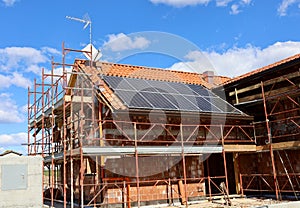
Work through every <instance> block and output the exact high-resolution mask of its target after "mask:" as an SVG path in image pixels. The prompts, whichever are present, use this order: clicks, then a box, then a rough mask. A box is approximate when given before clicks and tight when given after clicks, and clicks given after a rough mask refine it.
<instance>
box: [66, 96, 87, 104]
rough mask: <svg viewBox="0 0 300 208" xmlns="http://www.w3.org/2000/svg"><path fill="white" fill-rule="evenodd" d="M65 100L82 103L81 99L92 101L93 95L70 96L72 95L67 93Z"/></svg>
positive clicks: (85, 101)
mask: <svg viewBox="0 0 300 208" xmlns="http://www.w3.org/2000/svg"><path fill="white" fill-rule="evenodd" d="M65 101H66V102H71V101H72V102H77V103H80V102H81V101H82V102H84V103H92V97H86V96H84V97H81V96H70V95H66V96H65Z"/></svg>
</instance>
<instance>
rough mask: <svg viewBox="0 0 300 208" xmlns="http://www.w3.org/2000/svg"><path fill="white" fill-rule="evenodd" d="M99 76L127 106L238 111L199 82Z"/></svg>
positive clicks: (199, 110) (195, 110) (222, 111)
mask: <svg viewBox="0 0 300 208" xmlns="http://www.w3.org/2000/svg"><path fill="white" fill-rule="evenodd" d="M103 80H104V81H105V82H106V83H107V84H108V85H109V87H110V88H111V89H112V90H113V91H114V92H115V93H116V95H117V96H118V97H119V98H120V99H121V100H122V101H123V102H124V104H125V105H127V106H128V107H129V108H141V109H162V110H175V111H181V110H182V111H193V112H217V113H238V114H241V112H240V111H239V110H237V109H236V108H234V107H233V106H231V105H230V104H228V103H227V102H226V101H224V100H222V99H221V98H220V97H218V96H217V95H215V94H214V93H212V92H211V91H209V90H208V89H206V88H204V87H203V86H201V85H194V84H184V83H175V82H166V81H156V80H144V79H136V78H126V77H115V76H103Z"/></svg>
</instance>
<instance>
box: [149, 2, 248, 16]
mask: <svg viewBox="0 0 300 208" xmlns="http://www.w3.org/2000/svg"><path fill="white" fill-rule="evenodd" d="M149 1H150V2H152V3H153V4H165V5H168V6H173V7H177V8H181V7H186V6H196V5H204V6H206V5H207V4H208V3H210V2H212V1H215V2H216V6H217V7H227V6H230V9H231V11H230V14H239V13H240V12H241V10H240V8H241V7H245V6H248V5H250V3H251V2H252V0H149Z"/></svg>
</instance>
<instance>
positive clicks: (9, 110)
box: [0, 93, 25, 124]
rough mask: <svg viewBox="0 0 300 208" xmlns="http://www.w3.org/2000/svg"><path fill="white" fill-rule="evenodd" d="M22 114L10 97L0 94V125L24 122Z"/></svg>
mask: <svg viewBox="0 0 300 208" xmlns="http://www.w3.org/2000/svg"><path fill="white" fill-rule="evenodd" d="M24 117H25V116H24V114H22V112H21V109H19V108H18V106H17V105H16V103H15V101H14V100H12V99H11V95H10V94H7V93H1V94H0V124H1V123H19V122H23V121H24Z"/></svg>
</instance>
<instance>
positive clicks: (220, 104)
mask: <svg viewBox="0 0 300 208" xmlns="http://www.w3.org/2000/svg"><path fill="white" fill-rule="evenodd" d="M205 99H206V100H208V101H209V102H210V103H211V104H212V105H214V106H216V107H217V108H219V109H220V110H221V111H222V112H230V113H233V112H238V111H237V110H236V109H235V108H234V107H233V106H231V105H230V104H228V103H227V102H226V101H224V100H222V99H221V98H219V97H206V98H205Z"/></svg>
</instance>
